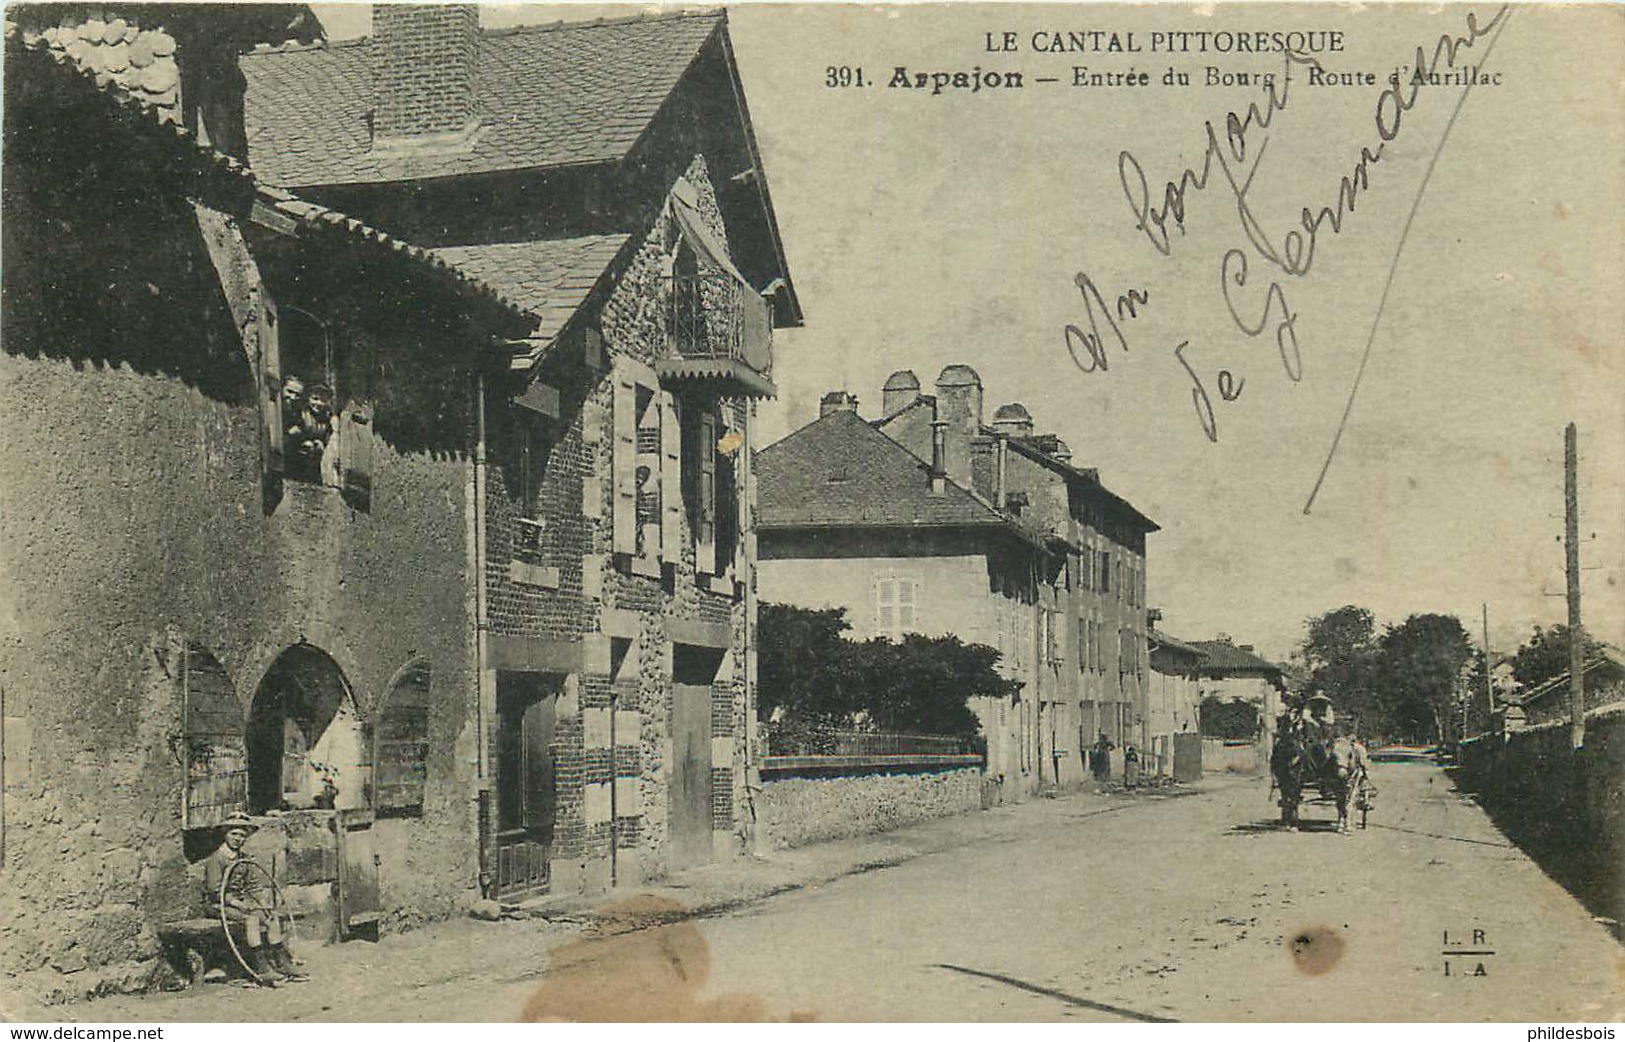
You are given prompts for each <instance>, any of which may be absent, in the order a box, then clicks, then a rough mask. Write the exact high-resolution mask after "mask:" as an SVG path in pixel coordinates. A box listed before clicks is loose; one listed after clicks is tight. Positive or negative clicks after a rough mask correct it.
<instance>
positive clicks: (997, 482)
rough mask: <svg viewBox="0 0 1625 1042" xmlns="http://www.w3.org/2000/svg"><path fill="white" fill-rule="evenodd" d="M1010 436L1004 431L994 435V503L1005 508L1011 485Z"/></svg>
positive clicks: (1000, 507)
mask: <svg viewBox="0 0 1625 1042" xmlns="http://www.w3.org/2000/svg"><path fill="white" fill-rule="evenodd" d="M1009 479H1010V438H1009V436H1008V435H1006V434H1005V433H1004V432H1003V431H999V432H998V433H996V434H994V435H993V505H994V506H996V507H998V508H999V509H1000V510H1003V509H1004V508H1005V506H1006V505H1007V503H1008V500H1009V496H1008V495H1007V493H1008V492H1009V486H1010V480H1009Z"/></svg>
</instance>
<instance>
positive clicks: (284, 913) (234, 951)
mask: <svg viewBox="0 0 1625 1042" xmlns="http://www.w3.org/2000/svg"><path fill="white" fill-rule="evenodd" d="M239 870H241V871H244V872H247V873H249V874H250V875H251V876H256V877H257V878H258V881H259V883H260V885H261V889H262V891H263V892H266V893H269V894H270V895H271V905H270V907H269V908H265V909H262V914H264V915H265V916H266V917H267V918H268V919H270V918H274V919H276V920H278V921H279V922H281V924H282V943H283V944H286V945H291V944H292V942H293V916H292V915H291V914H289V912H288V905H287V903H286V902H285V901H283V900H282V888H281V887H279V886H277V885H276V880H275V879H274V878H272V876H271V873H270V872H267V871H266V870H265V866H264V865H261V864H260V863H259V862H258V861H254V860H252V859H250V858H246V857H240V858H238V859H237V860H236V861H233V862H232V863H231V867H230V868H227V869H226V872H225V875H224V876H223V877H222V878H221V880H220V929H221V931H222V932H224V933H225V935H226V947H228V948H230V949H231V955H232V958H234V959H236V960H237V965H239V966H241V967H242V968H243V971H244V972H245V973H247V974H248V976H249V979H250V980H253V981H255V982H256V983H261V984H263V983H265V982H264V981H261V980H260V975H259V973H257V972H256V971H255V969H254V967H252V966H250V965H249V964H248V960H247V959H246V958H244V956H243V952H242V949H240V948H238V947H237V938H235V937H233V936H232V935H231V920H230V919H229V918H227V916H226V891H227V890H229V889H230V888H231V881H232V879H233V877H234V876H235V875H236V873H237V872H238V871H239Z"/></svg>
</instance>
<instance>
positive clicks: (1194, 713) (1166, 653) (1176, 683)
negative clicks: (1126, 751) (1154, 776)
mask: <svg viewBox="0 0 1625 1042" xmlns="http://www.w3.org/2000/svg"><path fill="white" fill-rule="evenodd" d="M1150 641H1151V692H1150V697H1149V698H1148V700H1147V701H1148V712H1147V714H1146V716H1147V719H1148V720H1149V721H1150V726H1149V730H1150V732H1151V742H1150V752H1151V754H1152V755H1153V756H1154V757H1155V760H1154V761H1153V763H1154V767H1155V769H1156V770H1157V771H1158V772H1161V773H1169V772H1171V771H1172V769H1173V736H1174V735H1178V734H1200V733H1201V720H1200V717H1199V710H1200V707H1201V704H1202V696H1201V694H1200V693H1199V692H1200V688H1201V667H1202V661H1203V659H1205V658H1206V657H1207V656H1206V655H1205V654H1204V653H1203V652H1202V651H1200V650H1198V649H1197V648H1195V647H1193V646H1192V645H1190V644H1186V643H1184V642H1182V641H1179V640H1176V639H1174V638H1173V637H1170V636H1168V634H1166V633H1162V632H1160V631H1158V630H1157V629H1155V628H1153V629H1152V630H1151V632H1150ZM1148 769H1149V768H1148Z"/></svg>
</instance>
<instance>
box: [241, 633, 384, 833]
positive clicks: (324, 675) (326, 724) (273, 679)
mask: <svg viewBox="0 0 1625 1042" xmlns="http://www.w3.org/2000/svg"><path fill="white" fill-rule="evenodd" d="M247 739H248V741H247V747H248V748H247V752H248V804H249V810H250V811H251V812H252V813H255V814H263V813H265V812H266V811H268V810H273V809H277V808H282V807H291V808H299V807H318V806H325V807H328V808H333V807H338V808H346V807H360V806H365V804H366V791H367V789H368V788H369V785H370V779H369V778H368V777H367V775H368V774H369V773H370V765H369V763H368V759H369V757H367V755H366V751H365V750H366V745H365V743H364V742H363V741H362V726H361V714H360V713H359V712H358V711H357V708H356V704H355V698H354V696H353V695H352V693H351V691H350V685H349V682H348V681H347V680H346V679H345V677H344V673H343V671H342V670H340V669H339V666H338V663H336V662H334V661H333V658H332V656H330V655H328V654H327V652H325V651H323V650H322V649H321V648H318V647H316V646H315V645H313V644H296V645H294V646H293V647H291V648H288V649H286V650H285V651H283V652H282V653H281V654H280V655H278V656H277V657H276V660H275V661H273V662H272V663H271V666H270V668H269V669H267V670H266V671H265V675H264V677H262V678H261V680H260V683H259V687H258V689H257V690H256V691H255V693H254V704H253V707H252V708H251V709H250V710H249V714H248V732H247Z"/></svg>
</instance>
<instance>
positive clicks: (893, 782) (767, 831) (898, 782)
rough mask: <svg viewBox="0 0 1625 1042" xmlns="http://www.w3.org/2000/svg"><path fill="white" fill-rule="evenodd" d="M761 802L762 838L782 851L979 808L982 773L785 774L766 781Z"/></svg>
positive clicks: (980, 805) (760, 826)
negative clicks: (800, 775)
mask: <svg viewBox="0 0 1625 1042" xmlns="http://www.w3.org/2000/svg"><path fill="white" fill-rule="evenodd" d="M757 805H758V808H759V811H760V814H761V817H760V819H759V821H758V829H759V831H760V836H761V841H762V842H763V843H764V844H765V845H766V846H767V847H768V849H772V850H783V849H785V848H788V847H799V846H805V845H807V844H809V843H819V842H823V841H826V840H832V839H841V838H844V837H847V836H863V835H868V834H870V833H874V832H886V831H889V830H891V829H895V828H901V827H903V826H904V825H909V824H912V823H914V822H917V821H924V820H926V819H928V818H941V817H947V816H948V815H951V814H963V813H965V812H966V811H971V810H980V809H981V808H982V772H981V770H980V769H979V768H967V769H964V770H957V771H944V772H942V773H940V774H879V775H870V776H865V777H858V778H783V779H778V780H775V781H768V782H764V783H763V785H762V793H761V796H760V797H759V798H758V804H757Z"/></svg>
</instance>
